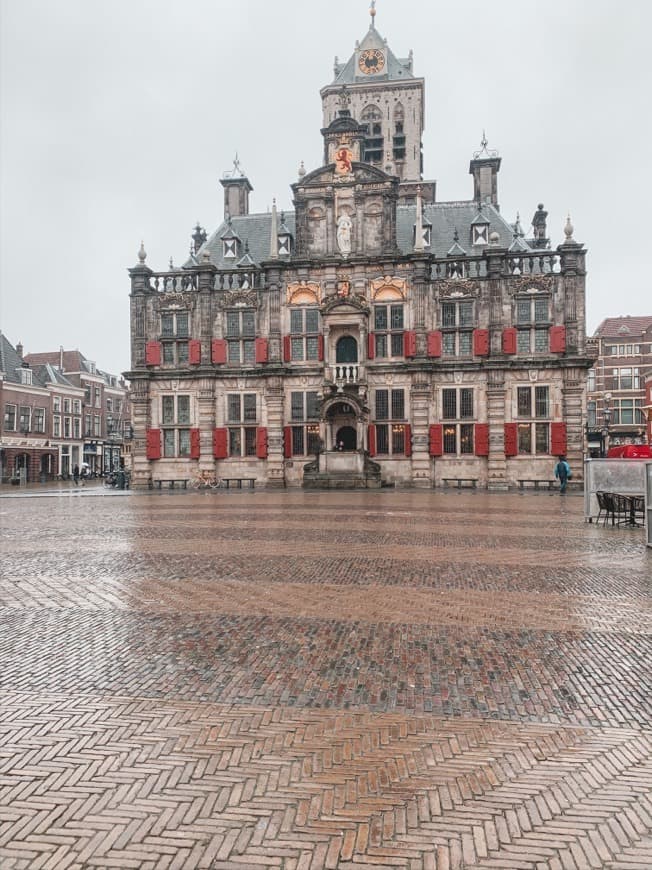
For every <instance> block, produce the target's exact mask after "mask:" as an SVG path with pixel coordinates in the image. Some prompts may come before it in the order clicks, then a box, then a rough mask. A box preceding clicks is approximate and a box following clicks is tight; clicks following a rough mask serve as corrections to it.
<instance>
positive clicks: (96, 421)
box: [93, 414, 102, 438]
mask: <svg viewBox="0 0 652 870" xmlns="http://www.w3.org/2000/svg"><path fill="white" fill-rule="evenodd" d="M101 434H102V418H101V417H100V416H99V414H96V415H95V416H94V417H93V437H94V438H99V437H100V436H101Z"/></svg>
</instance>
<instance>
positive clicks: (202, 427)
mask: <svg viewBox="0 0 652 870" xmlns="http://www.w3.org/2000/svg"><path fill="white" fill-rule="evenodd" d="M197 415H198V419H197V425H198V426H199V446H200V453H199V471H208V472H209V473H211V474H213V473H214V472H215V459H214V457H213V429H214V428H215V426H216V422H215V381H214V380H212V379H211V378H202V379H201V380H200V381H199V383H198V385H197Z"/></svg>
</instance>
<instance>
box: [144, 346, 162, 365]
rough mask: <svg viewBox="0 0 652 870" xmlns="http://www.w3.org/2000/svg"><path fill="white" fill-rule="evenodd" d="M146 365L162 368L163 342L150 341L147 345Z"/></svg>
mask: <svg viewBox="0 0 652 870" xmlns="http://www.w3.org/2000/svg"><path fill="white" fill-rule="evenodd" d="M145 365H146V366H160V365H161V342H160V341H148V342H147V344H146V345H145Z"/></svg>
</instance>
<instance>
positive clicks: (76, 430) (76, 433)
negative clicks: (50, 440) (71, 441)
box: [43, 417, 81, 438]
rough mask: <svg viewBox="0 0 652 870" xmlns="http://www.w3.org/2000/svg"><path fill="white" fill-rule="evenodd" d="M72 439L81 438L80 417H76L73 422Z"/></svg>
mask: <svg viewBox="0 0 652 870" xmlns="http://www.w3.org/2000/svg"><path fill="white" fill-rule="evenodd" d="M43 431H45V430H43ZM72 437H73V438H81V420H80V418H79V417H75V418H74V419H73V421H72Z"/></svg>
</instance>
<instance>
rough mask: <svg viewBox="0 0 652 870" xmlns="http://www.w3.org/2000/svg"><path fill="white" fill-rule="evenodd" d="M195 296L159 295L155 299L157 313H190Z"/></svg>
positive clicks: (187, 294) (180, 294)
mask: <svg viewBox="0 0 652 870" xmlns="http://www.w3.org/2000/svg"><path fill="white" fill-rule="evenodd" d="M195 299H196V296H195V295H194V294H191V293H161V294H159V295H158V296H157V297H156V302H155V305H156V309H157V311H170V310H176V309H183V310H184V311H192V310H193V308H194V307H195Z"/></svg>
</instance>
